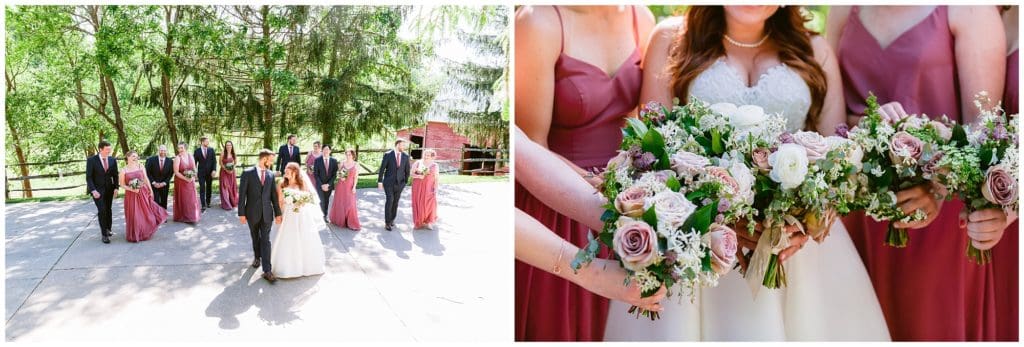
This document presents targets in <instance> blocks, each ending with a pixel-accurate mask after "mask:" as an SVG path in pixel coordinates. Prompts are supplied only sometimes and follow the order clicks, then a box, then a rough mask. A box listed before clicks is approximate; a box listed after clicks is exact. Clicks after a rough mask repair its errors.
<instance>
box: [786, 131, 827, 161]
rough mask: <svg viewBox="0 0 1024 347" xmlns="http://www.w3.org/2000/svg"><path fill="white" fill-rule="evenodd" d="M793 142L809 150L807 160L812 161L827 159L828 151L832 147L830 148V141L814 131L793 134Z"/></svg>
mask: <svg viewBox="0 0 1024 347" xmlns="http://www.w3.org/2000/svg"><path fill="white" fill-rule="evenodd" d="M793 142H796V144H798V145H801V146H803V147H804V149H806V150H807V160H810V161H815V160H818V159H825V156H826V155H828V150H829V149H830V148H831V147H832V146H829V144H828V141H825V137H823V136H821V134H818V133H816V132H813V131H801V132H797V133H796V134H793Z"/></svg>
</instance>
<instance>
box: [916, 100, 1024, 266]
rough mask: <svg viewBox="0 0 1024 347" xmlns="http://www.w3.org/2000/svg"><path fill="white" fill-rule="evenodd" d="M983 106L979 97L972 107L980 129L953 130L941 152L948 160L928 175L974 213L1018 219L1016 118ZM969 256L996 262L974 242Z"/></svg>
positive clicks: (982, 261) (938, 163) (942, 159)
mask: <svg viewBox="0 0 1024 347" xmlns="http://www.w3.org/2000/svg"><path fill="white" fill-rule="evenodd" d="M981 101H988V100H987V93H984V92H983V93H981V94H979V95H978V96H977V97H976V99H975V102H974V103H975V105H976V106H977V107H978V109H979V110H980V111H981V112H980V116H979V122H978V124H976V125H973V126H971V125H968V126H966V127H963V128H961V127H959V126H958V127H955V128H954V131H953V135H952V140H951V141H950V143H949V144H948V145H946V146H943V147H942V150H943V151H942V152H941V153H943V154H944V155H942V156H940V157H939V158H938V159H937V160H936V163H935V164H934V165H933V166H934V168H933V169H932V170H930V172H929V173H930V174H933V175H934V176H936V178H937V179H938V180H939V182H940V184H942V185H943V186H944V187H946V188H948V189H949V190H950V191H951V192H953V193H956V194H957V195H959V196H960V198H961V200H963V201H964V203H965V204H966V208H967V209H968V210H969V211H971V212H973V211H977V210H983V209H989V208H997V209H1002V210H1004V211H1005V212H1006V213H1007V214H1016V213H1017V211H1018V208H1019V204H1020V202H1019V198H1018V195H1017V194H1018V188H1017V178H1018V177H1019V176H1018V172H1017V170H1018V161H1017V156H1018V150H1019V138H1018V137H1017V122H1018V121H1017V115H1007V114H1006V113H1005V112H1004V111H1003V110H1002V108H1001V107H998V106H997V107H995V108H992V109H986V108H984V107H983V106H982V104H981ZM967 256H968V257H970V258H971V260H973V261H975V262H976V263H978V264H985V263H988V262H989V261H991V259H992V256H991V252H990V251H989V250H986V251H981V250H978V249H977V248H975V247H974V245H973V244H971V243H970V242H968V244H967Z"/></svg>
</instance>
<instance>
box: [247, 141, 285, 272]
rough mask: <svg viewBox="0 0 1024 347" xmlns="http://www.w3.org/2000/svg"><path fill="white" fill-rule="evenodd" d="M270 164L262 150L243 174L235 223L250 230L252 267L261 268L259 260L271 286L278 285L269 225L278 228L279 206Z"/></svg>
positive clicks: (271, 157) (268, 155) (266, 151)
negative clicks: (255, 162)
mask: <svg viewBox="0 0 1024 347" xmlns="http://www.w3.org/2000/svg"><path fill="white" fill-rule="evenodd" d="M273 163H274V152H271V151H270V150H269V149H264V150H261V151H260V156H259V162H258V163H257V164H256V167H254V168H252V169H249V170H245V172H243V173H242V179H241V183H240V184H239V185H238V219H239V220H241V221H242V224H245V225H248V226H249V236H251V237H252V250H253V253H254V255H255V258H254V259H253V261H252V267H257V266H260V264H261V260H262V264H263V279H265V280H267V282H270V283H274V282H276V281H277V277H275V276H274V272H273V271H271V270H272V269H271V268H270V227H271V223H276V224H281V206H280V203H278V200H277V187H275V186H274V173H273V172H271V171H270V166H271V165H272V164H273Z"/></svg>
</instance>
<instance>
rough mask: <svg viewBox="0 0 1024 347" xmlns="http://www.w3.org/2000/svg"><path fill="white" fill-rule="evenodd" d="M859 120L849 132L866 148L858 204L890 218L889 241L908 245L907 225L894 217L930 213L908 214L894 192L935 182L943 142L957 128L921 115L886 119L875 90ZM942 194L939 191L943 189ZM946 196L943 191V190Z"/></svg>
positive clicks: (914, 218)
mask: <svg viewBox="0 0 1024 347" xmlns="http://www.w3.org/2000/svg"><path fill="white" fill-rule="evenodd" d="M867 104H868V108H867V109H866V110H865V111H864V117H863V118H861V120H860V124H858V125H857V126H856V127H854V128H853V129H852V130H850V131H849V134H848V135H849V139H850V140H853V142H855V143H857V144H858V145H860V146H861V148H863V149H864V164H863V170H862V183H864V186H865V189H864V190H863V191H862V193H863V194H859V195H858V196H859V197H860V198H859V202H858V203H857V205H858V207H859V208H863V209H864V211H865V213H866V214H867V215H869V216H871V217H872V218H874V219H875V220H879V221H880V220H888V221H890V224H889V229H888V231H887V233H886V244H888V245H890V246H893V247H898V248H902V247H906V246H907V241H908V236H907V230H906V229H899V228H896V227H895V226H893V223H894V222H897V221H899V222H912V221H919V220H923V219H925V218H926V215H925V213H924V212H923V211H921V210H917V211H915V212H914V213H912V214H909V215H908V214H906V213H904V212H903V211H902V210H900V208H899V205H898V204H897V200H896V192H897V191H900V190H904V189H907V188H910V187H913V186H917V185H920V184H933V182H937V178H938V177H937V176H936V175H932V172H931V170H933V169H934V168H935V165H936V164H937V162H938V161H939V160H941V159H942V157H943V152H942V151H941V150H940V148H939V147H940V146H941V145H943V144H946V143H948V142H949V141H950V139H951V137H952V136H953V132H954V129H951V128H950V126H949V125H947V124H946V123H943V122H939V121H933V120H930V119H928V118H927V117H926V116H923V115H914V116H910V117H907V118H904V119H902V120H900V121H898V122H896V123H895V124H890V123H889V122H887V121H885V120H883V119H882V116H881V114H880V113H879V112H878V108H879V105H878V102H877V100H876V99H875V96H874V95H872V96H870V97H868V99H867ZM940 194H941V192H940ZM941 195H945V194H941Z"/></svg>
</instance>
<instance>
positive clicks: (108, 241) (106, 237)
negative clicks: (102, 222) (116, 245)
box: [103, 235, 110, 243]
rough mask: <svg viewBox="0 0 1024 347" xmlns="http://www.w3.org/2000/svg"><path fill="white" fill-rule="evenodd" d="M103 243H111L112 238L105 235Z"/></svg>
mask: <svg viewBox="0 0 1024 347" xmlns="http://www.w3.org/2000/svg"><path fill="white" fill-rule="evenodd" d="M103 243H110V236H107V235H103Z"/></svg>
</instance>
